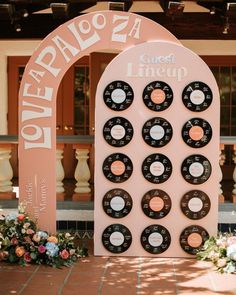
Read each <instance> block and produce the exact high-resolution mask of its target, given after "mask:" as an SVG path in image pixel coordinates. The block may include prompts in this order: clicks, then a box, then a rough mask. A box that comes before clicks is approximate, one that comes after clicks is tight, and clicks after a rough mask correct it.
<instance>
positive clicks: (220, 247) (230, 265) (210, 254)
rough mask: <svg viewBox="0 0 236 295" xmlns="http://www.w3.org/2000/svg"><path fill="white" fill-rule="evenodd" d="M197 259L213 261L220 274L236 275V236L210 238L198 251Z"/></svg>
mask: <svg viewBox="0 0 236 295" xmlns="http://www.w3.org/2000/svg"><path fill="white" fill-rule="evenodd" d="M197 258H198V259H199V260H208V261H211V262H212V263H213V264H214V265H215V266H216V267H217V270H218V271H219V272H220V273H236V235H235V234H233V233H225V234H219V235H218V236H217V237H210V238H209V239H208V240H207V241H206V242H205V243H204V245H203V247H202V249H200V251H198V253H197Z"/></svg>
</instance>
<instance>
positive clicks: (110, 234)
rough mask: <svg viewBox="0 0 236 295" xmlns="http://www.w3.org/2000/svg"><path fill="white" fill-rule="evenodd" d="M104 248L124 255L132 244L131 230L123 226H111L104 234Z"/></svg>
mask: <svg viewBox="0 0 236 295" xmlns="http://www.w3.org/2000/svg"><path fill="white" fill-rule="evenodd" d="M102 243H103V246H104V247H105V248H106V249H107V250H108V251H109V252H112V253H117V254H119V253H123V252H125V251H126V250H128V249H129V247H130V245H131V243H132V235H131V232H130V230H129V229H128V228H127V227H126V226H124V225H122V224H111V225H109V226H108V227H107V228H105V230H104V231H103V234H102Z"/></svg>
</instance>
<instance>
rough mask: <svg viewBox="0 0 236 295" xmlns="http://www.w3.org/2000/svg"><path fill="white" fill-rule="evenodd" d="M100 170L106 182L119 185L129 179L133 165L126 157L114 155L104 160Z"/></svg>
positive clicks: (118, 154)
mask: <svg viewBox="0 0 236 295" xmlns="http://www.w3.org/2000/svg"><path fill="white" fill-rule="evenodd" d="M102 170H103V174H104V175H105V177H106V178H107V179H108V180H110V181H111V182H115V183H121V182H124V181H126V180H127V179H129V178H130V176H131V174H132V172H133V164H132V162H131V160H130V158H129V157H128V156H126V155H124V154H121V153H115V154H111V155H110V156H108V157H107V158H106V159H105V160H104V162H103V167H102Z"/></svg>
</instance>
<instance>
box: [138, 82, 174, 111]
mask: <svg viewBox="0 0 236 295" xmlns="http://www.w3.org/2000/svg"><path fill="white" fill-rule="evenodd" d="M172 101H173V91H172V89H171V87H170V86H169V85H168V84H167V83H165V82H162V81H153V82H151V83H149V84H148V85H147V86H146V87H145V88H144V90H143V102H144V104H145V105H146V107H147V108H149V109H150V110H152V111H155V112H160V111H164V110H166V109H167V108H168V107H169V106H170V105H171V103H172Z"/></svg>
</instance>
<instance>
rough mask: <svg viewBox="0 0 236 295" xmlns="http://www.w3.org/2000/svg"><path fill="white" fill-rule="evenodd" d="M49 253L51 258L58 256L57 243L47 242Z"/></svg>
mask: <svg viewBox="0 0 236 295" xmlns="http://www.w3.org/2000/svg"><path fill="white" fill-rule="evenodd" d="M45 247H46V249H47V251H46V254H47V255H48V256H50V257H54V256H56V255H57V254H58V251H59V248H58V246H57V245H56V244H55V243H51V242H47V244H46V245H45Z"/></svg>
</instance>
